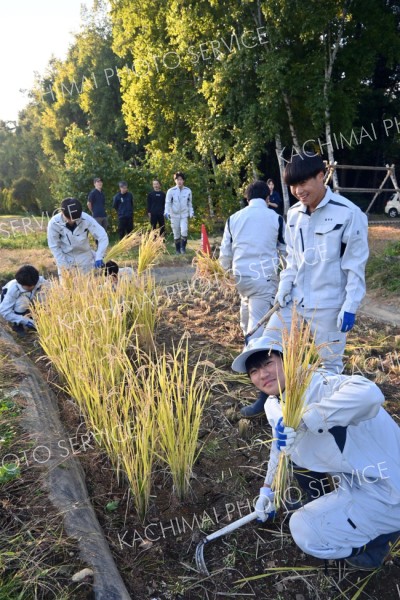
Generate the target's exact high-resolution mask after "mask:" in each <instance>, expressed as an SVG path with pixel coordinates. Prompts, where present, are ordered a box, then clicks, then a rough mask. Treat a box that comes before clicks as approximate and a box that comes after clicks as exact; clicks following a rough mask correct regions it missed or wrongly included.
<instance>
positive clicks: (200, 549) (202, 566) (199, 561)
mask: <svg viewBox="0 0 400 600" xmlns="http://www.w3.org/2000/svg"><path fill="white" fill-rule="evenodd" d="M206 543H207V539H206V538H204V539H202V540H201V542H199V543H198V544H197V548H196V553H195V558H196V567H197V569H198V570H199V571H200V573H201V574H202V575H206V576H208V575H209V574H210V573H209V572H208V569H207V566H206V563H205V560H204V546H205V545H206Z"/></svg>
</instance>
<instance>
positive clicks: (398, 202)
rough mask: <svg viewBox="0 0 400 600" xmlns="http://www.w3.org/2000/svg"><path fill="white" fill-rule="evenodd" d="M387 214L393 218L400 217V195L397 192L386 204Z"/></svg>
mask: <svg viewBox="0 0 400 600" xmlns="http://www.w3.org/2000/svg"><path fill="white" fill-rule="evenodd" d="M385 213H386V214H387V215H389V217H392V218H393V219H394V218H395V217H400V193H399V192H396V193H395V194H393V196H392V197H391V198H390V200H388V201H387V202H386V206H385Z"/></svg>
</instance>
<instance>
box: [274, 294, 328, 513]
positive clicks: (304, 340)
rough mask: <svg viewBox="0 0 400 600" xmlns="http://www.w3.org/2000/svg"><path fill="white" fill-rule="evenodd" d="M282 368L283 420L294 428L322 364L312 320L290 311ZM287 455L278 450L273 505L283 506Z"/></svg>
mask: <svg viewBox="0 0 400 600" xmlns="http://www.w3.org/2000/svg"><path fill="white" fill-rule="evenodd" d="M282 346H283V371H284V375H285V390H284V393H283V392H281V390H280V396H281V406H282V416H283V422H284V424H285V425H286V426H287V427H293V429H295V430H297V429H298V427H299V425H300V422H301V419H302V416H303V413H304V409H305V396H306V391H307V388H308V386H309V385H310V382H311V379H312V377H313V375H314V373H315V372H316V371H317V369H318V368H319V367H320V365H321V358H320V355H319V351H320V350H321V348H322V345H319V346H317V345H316V343H315V335H312V334H311V322H310V323H307V322H306V321H304V320H303V319H302V318H301V317H300V316H299V315H298V313H297V310H296V306H295V305H294V306H293V311H292V327H291V329H290V331H288V329H287V328H284V329H283V330H282ZM288 465H289V457H288V456H287V454H286V453H285V451H284V450H282V451H281V452H280V455H279V463H278V467H277V470H276V473H275V477H274V481H273V483H272V489H273V490H274V492H275V500H274V503H275V506H276V508H277V509H278V508H279V507H280V506H281V505H282V503H283V502H282V501H283V498H284V496H285V492H286V490H287V488H288V486H289V477H290V473H289V466H288Z"/></svg>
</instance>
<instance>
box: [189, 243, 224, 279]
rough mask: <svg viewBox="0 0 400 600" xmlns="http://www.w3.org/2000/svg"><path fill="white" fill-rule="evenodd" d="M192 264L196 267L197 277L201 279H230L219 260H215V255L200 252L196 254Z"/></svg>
mask: <svg viewBox="0 0 400 600" xmlns="http://www.w3.org/2000/svg"><path fill="white" fill-rule="evenodd" d="M192 264H193V266H194V267H196V277H198V278H199V279H215V280H224V279H226V278H229V276H228V274H227V272H226V271H225V269H223V267H222V265H221V264H220V263H219V261H218V259H216V258H215V254H213V255H212V256H210V255H209V254H207V253H205V252H203V251H201V250H200V251H199V252H196V256H195V257H194V259H193V261H192Z"/></svg>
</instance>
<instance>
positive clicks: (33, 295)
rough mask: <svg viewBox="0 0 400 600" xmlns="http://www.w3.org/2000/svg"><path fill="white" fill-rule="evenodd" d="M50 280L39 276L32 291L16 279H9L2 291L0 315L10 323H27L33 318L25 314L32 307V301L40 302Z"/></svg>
mask: <svg viewBox="0 0 400 600" xmlns="http://www.w3.org/2000/svg"><path fill="white" fill-rule="evenodd" d="M48 286H49V282H48V281H46V279H45V278H44V277H42V276H41V275H40V276H39V281H38V282H37V284H36V285H35V287H34V288H33V290H32V291H31V292H28V291H27V290H25V289H24V288H23V287H22V286H21V285H20V284H19V283H18V282H17V280H16V279H12V280H11V281H9V282H8V283H7V284H6V285H5V286H4V287H3V291H2V296H3V300H2V302H1V304H0V315H1V316H2V317H3V319H5V320H6V321H9V322H10V323H17V325H26V323H27V321H32V319H31V318H29V317H27V316H24V313H26V311H29V309H30V303H31V302H33V301H34V300H38V301H39V302H40V299H41V297H43V295H44V294H45V293H46V288H47V287H48Z"/></svg>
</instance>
